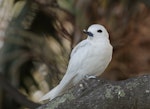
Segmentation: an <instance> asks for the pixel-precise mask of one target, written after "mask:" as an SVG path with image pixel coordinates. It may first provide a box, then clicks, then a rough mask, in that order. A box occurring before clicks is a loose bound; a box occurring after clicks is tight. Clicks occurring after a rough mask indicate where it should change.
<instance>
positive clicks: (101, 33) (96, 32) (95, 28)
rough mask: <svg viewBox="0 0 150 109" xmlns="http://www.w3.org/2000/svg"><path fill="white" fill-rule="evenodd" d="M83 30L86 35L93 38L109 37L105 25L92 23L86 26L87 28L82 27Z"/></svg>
mask: <svg viewBox="0 0 150 109" xmlns="http://www.w3.org/2000/svg"><path fill="white" fill-rule="evenodd" d="M83 32H84V33H85V34H87V35H88V37H93V38H101V37H106V38H108V37H109V34H108V32H107V30H106V29H105V27H104V26H102V25H99V24H93V25H91V26H90V27H89V28H88V30H85V29H84V30H83Z"/></svg>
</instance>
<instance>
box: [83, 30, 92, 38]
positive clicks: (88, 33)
mask: <svg viewBox="0 0 150 109" xmlns="http://www.w3.org/2000/svg"><path fill="white" fill-rule="evenodd" d="M83 33H85V34H87V35H88V36H91V37H93V33H91V32H88V31H86V30H85V29H84V30H83Z"/></svg>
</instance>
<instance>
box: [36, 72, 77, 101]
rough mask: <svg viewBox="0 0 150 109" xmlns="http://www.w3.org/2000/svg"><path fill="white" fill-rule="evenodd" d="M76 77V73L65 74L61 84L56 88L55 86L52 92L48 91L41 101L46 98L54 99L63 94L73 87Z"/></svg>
mask: <svg viewBox="0 0 150 109" xmlns="http://www.w3.org/2000/svg"><path fill="white" fill-rule="evenodd" d="M75 77H76V75H73V74H72V75H65V76H64V77H63V79H62V80H61V82H60V83H59V85H57V86H56V87H55V88H53V89H52V90H51V91H50V92H48V93H47V94H46V95H44V96H43V97H42V98H41V99H40V100H39V101H44V100H47V99H49V100H52V99H54V98H55V97H57V96H60V95H62V94H63V93H64V92H65V91H66V90H68V89H69V88H71V87H72V85H73V83H72V82H73V79H74V78H75Z"/></svg>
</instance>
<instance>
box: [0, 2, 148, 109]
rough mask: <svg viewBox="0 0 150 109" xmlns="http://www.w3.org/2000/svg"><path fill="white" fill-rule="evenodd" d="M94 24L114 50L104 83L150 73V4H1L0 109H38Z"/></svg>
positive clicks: (105, 73) (104, 76)
mask: <svg viewBox="0 0 150 109" xmlns="http://www.w3.org/2000/svg"><path fill="white" fill-rule="evenodd" d="M94 23H98V24H102V25H104V26H105V27H106V28H107V30H108V32H109V35H110V40H111V44H112V45H113V48H114V53H113V59H112V61H111V63H110V65H109V67H108V68H107V69H106V71H105V72H104V73H103V74H102V75H101V77H102V78H105V79H108V80H115V81H118V80H124V79H127V78H131V77H135V76H139V75H143V74H148V73H150V0H0V109H25V108H31V109H32V108H36V107H38V106H39V105H40V104H39V102H38V100H39V98H40V97H41V96H43V95H44V94H45V93H46V92H48V91H49V90H50V89H52V88H53V87H55V86H56V85H57V84H58V83H59V81H60V80H61V78H62V77H63V75H64V73H65V71H66V69H67V64H68V60H69V54H70V52H71V50H72V48H73V47H74V46H75V45H76V44H77V43H78V42H80V41H81V40H83V39H85V38H86V36H85V35H84V34H83V33H82V30H83V29H87V28H88V26H89V25H91V24H94Z"/></svg>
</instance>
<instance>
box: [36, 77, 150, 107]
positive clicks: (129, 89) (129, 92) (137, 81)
mask: <svg viewBox="0 0 150 109" xmlns="http://www.w3.org/2000/svg"><path fill="white" fill-rule="evenodd" d="M54 108H55V109H70V108H71V109H150V75H144V76H140V77H135V78H131V79H127V80H124V81H116V82H115V81H108V80H104V79H100V80H99V79H97V78H96V79H89V80H83V81H81V82H80V83H79V84H78V85H77V86H75V87H74V88H72V89H71V90H70V91H69V92H68V93H67V94H64V95H63V96H61V97H58V98H56V99H54V100H52V101H51V102H48V103H47V104H44V105H42V106H41V107H39V108H38V109H54Z"/></svg>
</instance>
